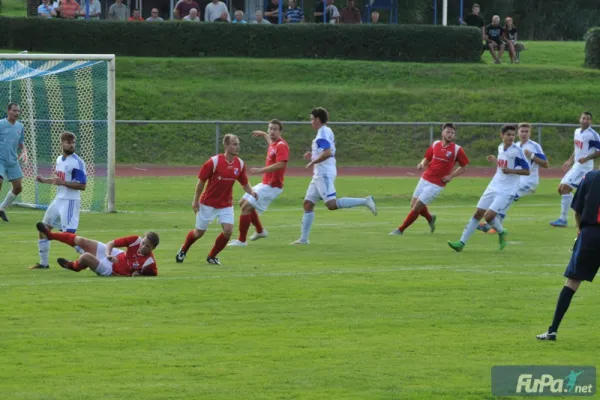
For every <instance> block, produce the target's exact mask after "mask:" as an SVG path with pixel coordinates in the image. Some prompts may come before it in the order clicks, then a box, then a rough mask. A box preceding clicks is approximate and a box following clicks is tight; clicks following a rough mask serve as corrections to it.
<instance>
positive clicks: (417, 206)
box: [390, 197, 436, 235]
mask: <svg viewBox="0 0 600 400" xmlns="http://www.w3.org/2000/svg"><path fill="white" fill-rule="evenodd" d="M419 216H423V217H424V218H425V219H426V220H427V222H428V223H429V229H430V231H431V233H433V232H435V221H436V216H435V215H431V214H430V213H429V209H428V208H427V204H425V203H423V202H422V201H421V200H419V199H418V198H417V197H413V198H412V199H411V200H410V212H409V213H408V215H407V216H406V218H405V219H404V222H403V223H402V225H400V226H399V227H398V228H397V229H396V230H394V231H392V232H390V235H402V234H403V233H404V231H405V230H406V228H408V227H409V226H411V225H412V224H413V223H414V222H415V221H416V220H417V219H418V218H419Z"/></svg>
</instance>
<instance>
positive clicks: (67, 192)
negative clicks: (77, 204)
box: [56, 153, 87, 200]
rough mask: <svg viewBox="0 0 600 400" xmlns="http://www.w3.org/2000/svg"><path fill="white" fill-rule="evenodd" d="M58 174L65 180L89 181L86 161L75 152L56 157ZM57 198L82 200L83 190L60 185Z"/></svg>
mask: <svg viewBox="0 0 600 400" xmlns="http://www.w3.org/2000/svg"><path fill="white" fill-rule="evenodd" d="M56 176H57V177H59V178H60V179H62V180H64V181H65V182H77V183H87V175H86V173H85V163H84V162H83V160H82V159H81V158H79V156H78V155H77V154H75V153H73V154H71V155H70V156H67V157H65V156H62V155H61V156H59V157H58V158H57V159H56ZM56 198H57V199H65V200H81V190H75V189H69V188H68V187H65V186H59V187H58V189H57V190H56Z"/></svg>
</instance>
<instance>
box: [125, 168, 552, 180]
mask: <svg viewBox="0 0 600 400" xmlns="http://www.w3.org/2000/svg"><path fill="white" fill-rule="evenodd" d="M199 170H200V167H199V166H197V167H190V166H185V167H173V166H165V165H117V171H116V174H117V176H118V177H143V176H197V175H198V171H199ZM495 171H496V169H495V168H492V167H473V168H469V169H467V172H466V173H465V174H464V175H463V176H467V177H474V178H475V177H477V178H481V177H490V178H491V177H492V176H493V175H494V172H495ZM420 174H421V172H420V171H417V169H416V168H413V167H339V168H338V176H364V177H371V178H373V177H410V176H419V175H420ZM563 175H564V172H563V171H562V169H560V168H550V169H542V168H540V177H542V178H562V176H563ZM286 176H306V177H310V176H312V169H306V168H301V167H290V168H288V169H287V170H286Z"/></svg>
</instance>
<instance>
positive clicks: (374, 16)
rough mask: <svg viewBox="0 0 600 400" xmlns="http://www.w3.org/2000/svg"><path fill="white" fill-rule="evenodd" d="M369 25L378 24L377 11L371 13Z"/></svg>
mask: <svg viewBox="0 0 600 400" xmlns="http://www.w3.org/2000/svg"><path fill="white" fill-rule="evenodd" d="M371 23H372V24H378V23H379V13H378V12H377V11H373V12H372V13H371Z"/></svg>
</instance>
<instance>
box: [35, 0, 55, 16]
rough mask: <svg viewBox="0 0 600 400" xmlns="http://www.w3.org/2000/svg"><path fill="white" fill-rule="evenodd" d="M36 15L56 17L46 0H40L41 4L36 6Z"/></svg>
mask: <svg viewBox="0 0 600 400" xmlns="http://www.w3.org/2000/svg"><path fill="white" fill-rule="evenodd" d="M37 15H38V17H42V18H53V17H56V11H54V7H52V5H50V2H49V1H48V0H42V4H40V5H39V6H38V9H37Z"/></svg>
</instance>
